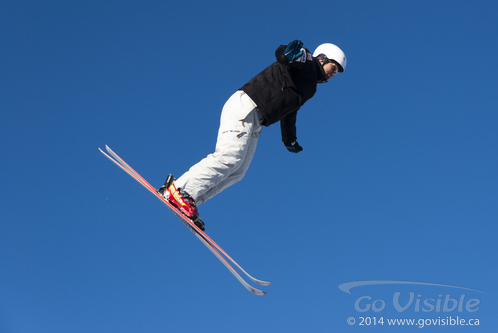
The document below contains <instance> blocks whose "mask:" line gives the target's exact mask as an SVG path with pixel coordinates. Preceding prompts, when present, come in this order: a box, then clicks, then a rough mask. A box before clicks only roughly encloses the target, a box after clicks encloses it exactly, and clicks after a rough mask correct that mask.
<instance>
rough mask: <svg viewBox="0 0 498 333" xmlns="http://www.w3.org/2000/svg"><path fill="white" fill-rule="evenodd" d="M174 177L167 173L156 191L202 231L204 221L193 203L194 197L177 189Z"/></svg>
mask: <svg viewBox="0 0 498 333" xmlns="http://www.w3.org/2000/svg"><path fill="white" fill-rule="evenodd" d="M175 180H176V179H174V178H173V175H169V176H168V178H166V181H165V182H164V185H163V186H161V187H160V188H159V190H158V191H157V192H159V193H160V194H162V196H163V197H165V198H166V200H168V201H169V202H170V203H171V204H172V205H173V206H175V207H176V208H178V209H179V210H180V211H181V212H182V214H183V215H185V216H186V217H188V218H189V219H190V220H191V221H192V222H194V224H195V225H196V226H197V227H199V229H201V230H202V231H204V230H205V229H204V222H202V220H201V219H200V218H199V212H198V211H197V206H196V205H195V201H194V199H193V198H192V197H191V196H190V195H189V194H188V193H187V192H182V189H181V188H179V189H177V188H176V186H175V184H173V182H174V181H175Z"/></svg>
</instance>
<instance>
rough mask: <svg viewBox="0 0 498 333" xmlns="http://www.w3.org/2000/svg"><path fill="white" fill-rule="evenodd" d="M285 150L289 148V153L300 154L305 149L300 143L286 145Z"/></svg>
mask: <svg viewBox="0 0 498 333" xmlns="http://www.w3.org/2000/svg"><path fill="white" fill-rule="evenodd" d="M285 148H287V150H288V151H290V152H291V153H296V154H297V153H299V152H300V151H303V147H301V146H300V145H299V143H297V141H296V142H293V143H291V144H290V145H285Z"/></svg>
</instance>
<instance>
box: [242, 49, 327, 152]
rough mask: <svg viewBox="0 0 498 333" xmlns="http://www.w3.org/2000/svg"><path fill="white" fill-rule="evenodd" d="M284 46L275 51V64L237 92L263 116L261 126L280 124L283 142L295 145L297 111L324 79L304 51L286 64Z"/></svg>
mask: <svg viewBox="0 0 498 333" xmlns="http://www.w3.org/2000/svg"><path fill="white" fill-rule="evenodd" d="M286 47H287V45H281V46H280V47H279V48H278V49H277V50H276V51H275V56H276V58H277V62H275V63H273V64H271V65H270V66H268V67H267V68H265V69H264V70H263V71H262V72H261V73H259V74H258V75H256V76H255V77H254V78H252V79H251V80H250V81H249V82H247V83H246V84H245V85H244V86H243V87H242V88H240V89H239V90H242V91H244V92H245V93H246V94H247V95H248V96H249V97H251V99H252V100H253V101H254V102H255V103H256V105H257V106H258V108H259V109H260V110H261V111H262V112H263V114H264V117H265V119H264V121H263V125H264V126H270V125H271V124H274V123H276V122H278V121H280V127H281V130H282V141H283V142H284V143H285V144H286V145H288V144H290V143H292V142H295V141H296V139H297V137H296V116H297V110H299V108H300V107H301V106H302V105H303V104H304V103H305V102H306V101H307V100H309V99H310V98H311V97H313V95H315V92H316V86H317V84H318V82H319V81H322V80H324V79H325V73H324V71H323V68H322V66H321V64H320V62H319V61H318V60H317V59H316V58H313V56H312V55H311V53H310V51H309V50H307V49H304V48H303V51H304V52H303V55H302V57H300V58H298V59H294V60H293V61H289V60H288V59H287V58H286V57H285V55H284V52H285V49H286Z"/></svg>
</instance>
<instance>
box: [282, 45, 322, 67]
mask: <svg viewBox="0 0 498 333" xmlns="http://www.w3.org/2000/svg"><path fill="white" fill-rule="evenodd" d="M286 48H287V45H280V46H279V47H278V49H277V50H276V51H275V57H276V58H277V61H278V62H279V63H281V64H284V65H288V66H289V67H293V68H305V67H307V66H310V65H311V63H312V62H313V55H312V54H311V52H310V51H309V50H308V49H306V48H304V47H303V48H302V49H301V50H302V51H303V55H302V56H300V57H299V58H297V59H294V60H292V61H289V59H287V57H286V56H285V49H286Z"/></svg>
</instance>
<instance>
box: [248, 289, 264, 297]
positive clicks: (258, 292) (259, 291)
mask: <svg viewBox="0 0 498 333" xmlns="http://www.w3.org/2000/svg"><path fill="white" fill-rule="evenodd" d="M251 292H252V293H253V294H254V295H258V296H265V295H266V293H265V292H264V291H261V290H258V289H256V288H252V289H251Z"/></svg>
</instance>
